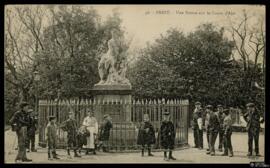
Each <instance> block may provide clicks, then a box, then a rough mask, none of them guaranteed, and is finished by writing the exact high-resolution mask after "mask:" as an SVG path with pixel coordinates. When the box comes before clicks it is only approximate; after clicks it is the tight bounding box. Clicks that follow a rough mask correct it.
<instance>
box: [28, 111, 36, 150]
mask: <svg viewBox="0 0 270 168" xmlns="http://www.w3.org/2000/svg"><path fill="white" fill-rule="evenodd" d="M28 113H29V118H30V125H29V126H28V127H27V142H26V148H27V149H28V151H27V152H30V148H31V152H37V150H36V149H35V139H36V130H37V122H38V118H37V116H36V115H35V112H34V111H33V109H30V110H29V111H28ZM30 144H31V145H30ZM30 146H31V147H30Z"/></svg>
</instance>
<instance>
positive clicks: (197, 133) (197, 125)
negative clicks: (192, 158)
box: [192, 102, 203, 149]
mask: <svg viewBox="0 0 270 168" xmlns="http://www.w3.org/2000/svg"><path fill="white" fill-rule="evenodd" d="M202 114H203V109H202V108H201V103H200V102H196V103H195V109H194V112H193V120H192V121H193V122H192V128H193V136H194V143H195V146H194V147H195V148H199V149H202V148H203V129H202V125H203V121H202Z"/></svg>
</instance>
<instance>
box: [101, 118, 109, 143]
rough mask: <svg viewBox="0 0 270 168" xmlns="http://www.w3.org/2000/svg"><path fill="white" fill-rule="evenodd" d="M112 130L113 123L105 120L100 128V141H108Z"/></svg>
mask: <svg viewBox="0 0 270 168" xmlns="http://www.w3.org/2000/svg"><path fill="white" fill-rule="evenodd" d="M111 128H112V122H111V121H109V120H104V121H103V123H102V124H101V126H100V133H99V140H100V141H108V140H109V137H110V130H111Z"/></svg>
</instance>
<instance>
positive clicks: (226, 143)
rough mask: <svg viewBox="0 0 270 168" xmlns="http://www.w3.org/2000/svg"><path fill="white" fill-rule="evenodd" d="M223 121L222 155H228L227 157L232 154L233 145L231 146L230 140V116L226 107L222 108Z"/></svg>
mask: <svg viewBox="0 0 270 168" xmlns="http://www.w3.org/2000/svg"><path fill="white" fill-rule="evenodd" d="M224 114H225V117H224V121H223V127H222V129H223V133H224V134H223V136H224V137H223V143H224V153H223V154H222V156H228V152H229V153H230V154H229V157H232V156H233V147H232V142H231V136H232V118H231V115H230V112H229V110H228V109H226V110H224Z"/></svg>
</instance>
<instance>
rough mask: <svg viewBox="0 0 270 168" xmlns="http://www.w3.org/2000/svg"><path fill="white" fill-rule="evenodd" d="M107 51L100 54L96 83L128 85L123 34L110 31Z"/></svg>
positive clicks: (125, 46)
mask: <svg viewBox="0 0 270 168" xmlns="http://www.w3.org/2000/svg"><path fill="white" fill-rule="evenodd" d="M111 35H112V38H111V39H110V40H109V41H108V51H107V52H106V53H104V54H102V55H101V59H100V61H99V64H98V71H99V76H100V81H99V83H97V84H96V85H130V82H129V80H128V79H127V78H126V77H125V76H126V70H127V50H128V48H129V46H128V44H126V43H125V40H124V36H123V34H121V33H120V32H119V31H118V30H116V29H114V30H112V31H111Z"/></svg>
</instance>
